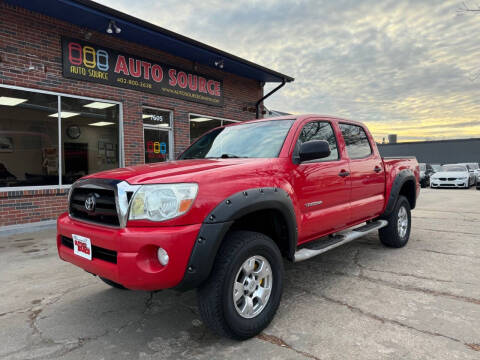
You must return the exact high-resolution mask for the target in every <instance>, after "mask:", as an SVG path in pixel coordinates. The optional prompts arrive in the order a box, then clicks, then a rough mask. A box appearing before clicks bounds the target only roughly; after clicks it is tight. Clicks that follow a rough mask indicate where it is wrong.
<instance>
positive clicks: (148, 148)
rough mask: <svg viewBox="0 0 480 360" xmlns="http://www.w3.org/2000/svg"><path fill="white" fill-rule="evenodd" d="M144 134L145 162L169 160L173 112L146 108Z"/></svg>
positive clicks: (144, 111) (143, 116)
mask: <svg viewBox="0 0 480 360" xmlns="http://www.w3.org/2000/svg"><path fill="white" fill-rule="evenodd" d="M142 118H143V136H144V146H145V163H155V162H161V161H167V160H169V159H170V158H171V147H172V141H171V139H172V137H173V136H172V127H171V112H170V111H165V110H158V109H153V108H144V109H143V112H142Z"/></svg>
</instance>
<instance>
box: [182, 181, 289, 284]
mask: <svg viewBox="0 0 480 360" xmlns="http://www.w3.org/2000/svg"><path fill="white" fill-rule="evenodd" d="M267 209H274V210H278V211H280V212H281V213H282V215H283V217H284V218H285V220H286V223H287V229H288V254H287V257H289V258H293V254H294V253H295V249H296V245H297V221H296V217H295V210H294V207H293V203H292V200H291V199H290V196H289V194H288V193H287V192H286V191H285V190H283V189H281V188H276V187H266V188H253V189H248V190H244V191H241V192H238V193H236V194H233V195H231V196H229V197H228V198H226V199H225V200H223V201H222V202H221V203H219V204H218V205H217V206H216V207H215V208H214V209H213V210H212V211H211V212H210V214H208V216H207V217H206V218H205V220H204V221H203V224H202V226H201V228H200V231H199V233H198V236H197V239H196V241H195V244H194V245H193V249H192V252H191V254H190V259H189V261H188V265H187V268H186V270H185V274H184V276H183V279H182V281H181V282H180V283H179V284H178V285H177V286H176V287H175V288H176V289H177V290H181V291H184V290H190V289H193V288H196V287H198V286H199V285H201V284H202V283H203V282H204V281H205V280H206V279H207V278H208V276H209V275H210V272H211V270H212V268H213V264H214V261H215V257H216V255H217V252H218V249H219V248H220V245H221V243H222V241H223V239H224V237H225V235H226V233H227V232H228V230H229V229H230V227H231V226H232V224H233V223H234V222H235V220H237V219H240V218H241V217H242V216H244V215H247V214H249V213H252V212H255V211H259V210H267Z"/></svg>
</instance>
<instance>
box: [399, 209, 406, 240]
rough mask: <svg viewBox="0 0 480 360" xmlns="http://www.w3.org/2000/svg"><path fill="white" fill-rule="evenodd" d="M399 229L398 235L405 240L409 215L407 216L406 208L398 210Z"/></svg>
mask: <svg viewBox="0 0 480 360" xmlns="http://www.w3.org/2000/svg"><path fill="white" fill-rule="evenodd" d="M397 227H398V235H399V236H400V237H401V238H404V237H405V235H406V234H407V230H408V214H407V209H405V206H402V207H401V208H400V209H399V210H398V221H397Z"/></svg>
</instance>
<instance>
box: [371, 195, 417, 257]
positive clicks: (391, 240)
mask: <svg viewBox="0 0 480 360" xmlns="http://www.w3.org/2000/svg"><path fill="white" fill-rule="evenodd" d="M402 207H403V208H404V209H405V211H406V213H407V218H408V226H407V229H406V233H405V235H404V236H401V235H400V233H399V225H398V219H399V213H400V211H401V208H402ZM382 218H383V219H385V220H387V221H388V225H387V226H385V227H384V228H381V229H380V230H378V235H379V237H380V241H381V242H382V244H383V245H385V246H388V247H393V248H401V247H404V246H405V245H406V244H407V242H408V239H409V238H410V230H411V227H412V218H411V213H410V203H409V202H408V200H407V198H406V197H405V196H403V195H400V196H399V197H398V199H397V203H396V205H395V209H393V211H392V213H391V214H390V215H388V216H386V217H385V216H384V217H382Z"/></svg>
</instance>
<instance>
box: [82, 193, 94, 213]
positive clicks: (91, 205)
mask: <svg viewBox="0 0 480 360" xmlns="http://www.w3.org/2000/svg"><path fill="white" fill-rule="evenodd" d="M96 203H97V199H96V198H95V194H90V195H89V196H88V197H87V199H86V200H85V209H87V210H88V211H93V210H95V205H96Z"/></svg>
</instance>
